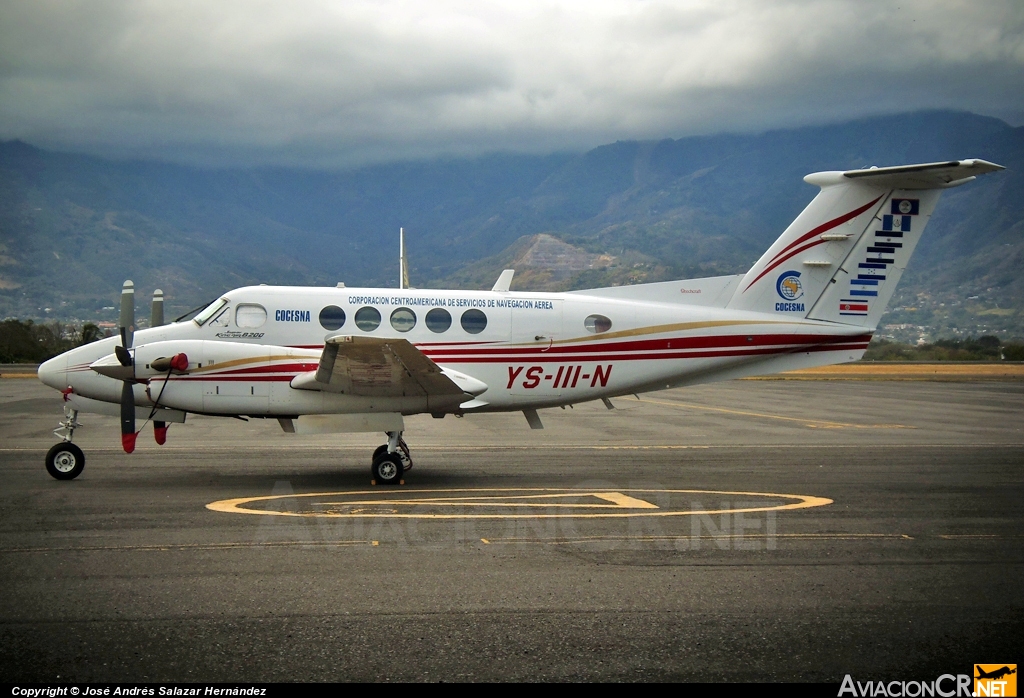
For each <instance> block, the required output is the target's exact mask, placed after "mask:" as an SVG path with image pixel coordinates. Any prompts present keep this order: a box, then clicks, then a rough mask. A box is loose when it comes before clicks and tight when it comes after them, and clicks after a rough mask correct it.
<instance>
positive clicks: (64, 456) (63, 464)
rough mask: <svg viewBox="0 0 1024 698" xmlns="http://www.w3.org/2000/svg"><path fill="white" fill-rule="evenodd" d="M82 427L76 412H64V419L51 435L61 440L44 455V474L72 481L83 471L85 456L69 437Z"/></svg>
mask: <svg viewBox="0 0 1024 698" xmlns="http://www.w3.org/2000/svg"><path fill="white" fill-rule="evenodd" d="M80 426H82V425H81V424H79V422H78V410H68V409H66V410H64V419H63V420H62V421H61V422H60V423H59V424H58V426H57V428H56V429H54V431H53V433H54V434H56V435H57V436H59V437H60V438H61V441H60V443H57V444H54V445H53V448H51V449H50V450H49V451H48V452H47V454H46V472H48V473H50V475H51V476H52V477H54V478H56V479H58V480H74V479H75V478H76V477H78V476H79V475H81V474H82V471H83V470H85V454H84V453H82V449H80V448H79V447H78V446H76V445H75V444H73V443H71V437H72V436H73V435H74V433H75V429H76V428H78V427H80Z"/></svg>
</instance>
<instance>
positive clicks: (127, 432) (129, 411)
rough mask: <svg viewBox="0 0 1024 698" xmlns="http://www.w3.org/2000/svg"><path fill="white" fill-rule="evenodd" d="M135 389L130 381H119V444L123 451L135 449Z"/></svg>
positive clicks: (127, 451)
mask: <svg viewBox="0 0 1024 698" xmlns="http://www.w3.org/2000/svg"><path fill="white" fill-rule="evenodd" d="M137 437H138V434H137V433H135V391H134V390H133V389H132V383H131V381H123V382H122V383H121V446H122V447H124V452H125V453H131V452H132V451H134V450H135V439H136V438H137Z"/></svg>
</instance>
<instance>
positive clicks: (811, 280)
mask: <svg viewBox="0 0 1024 698" xmlns="http://www.w3.org/2000/svg"><path fill="white" fill-rule="evenodd" d="M804 179H805V180H806V181H807V182H808V183H810V184H816V185H818V186H820V187H821V191H820V192H819V193H818V195H817V196H816V197H814V200H813V201H811V203H810V204H808V205H807V208H805V209H804V210H803V212H802V213H801V214H800V215H799V216H797V218H796V220H795V221H793V223H792V224H790V226H789V227H788V228H786V231H785V232H784V233H783V234H782V235H781V236H780V237H779V239H778V240H776V241H775V244H773V245H772V246H771V247H770V248H769V249H768V251H767V252H765V253H764V255H763V256H762V257H761V259H759V260H757V263H755V264H754V266H753V267H751V269H750V271H748V272H747V274H746V276H744V277H743V280H742V281H741V282H740V284H739V287H738V288H737V289H736V293H735V295H734V296H733V298H732V300H731V301H730V302H729V305H728V307H729V308H735V309H737V310H754V311H758V312H762V313H778V314H780V315H785V316H788V317H794V318H796V317H806V316H807V314H808V313H809V312H810V310H811V308H812V307H813V306H814V304H815V303H816V302H817V300H818V298H819V297H820V296H821V294H822V293H823V292H824V291H825V287H826V286H827V285H828V284H829V281H830V280H831V279H832V276H833V275H834V274H835V271H836V269H837V268H838V266H839V265H840V264H842V263H843V262H844V261H845V260H846V258H847V256H849V254H850V252H851V251H852V250H853V248H854V246H855V245H856V244H857V243H858V242H859V241H860V239H861V237H862V236H863V234H864V231H865V230H867V228H868V227H869V226H870V224H871V221H872V220H873V219H874V217H875V215H876V214H877V213H878V211H880V210H881V208H882V205H883V204H884V202H885V199H886V192H885V191H884V190H879V189H877V188H876V187H872V186H869V185H866V184H861V183H859V182H851V181H849V180H844V178H843V173H841V172H819V173H817V174H813V175H808V176H807V177H805V178H804Z"/></svg>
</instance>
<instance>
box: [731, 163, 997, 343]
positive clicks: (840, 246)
mask: <svg viewBox="0 0 1024 698" xmlns="http://www.w3.org/2000/svg"><path fill="white" fill-rule="evenodd" d="M1002 169H1004V168H1003V167H1002V166H1000V165H996V164H993V163H991V162H986V161H985V160H959V161H956V160H955V161H952V162H936V163H929V164H924V165H905V166H901V167H873V168H871V169H867V170H850V171H848V172H816V173H814V174H810V175H807V176H806V177H804V181H806V182H807V183H809V184H814V185H817V186H819V187H821V191H820V192H819V193H818V195H817V196H816V197H814V200H813V201H811V203H810V204H808V206H807V208H805V209H804V210H803V212H802V213H801V214H800V215H799V216H797V218H796V220H795V221H793V223H792V224H791V225H790V226H789V227H788V228H787V229H786V231H785V232H784V233H783V234H782V236H781V237H780V238H779V239H778V240H776V241H775V244H773V245H772V246H771V247H770V248H769V249H768V251H767V252H765V254H764V256H763V257H761V259H759V260H758V261H757V263H756V264H754V266H753V267H752V268H751V269H750V271H748V272H747V274H746V275H745V276H744V277H743V280H742V281H741V282H740V284H739V286H738V287H737V289H736V292H735V295H734V296H733V297H732V300H731V301H730V302H729V304H728V307H729V308H735V309H738V310H753V311H759V312H764V313H774V314H779V315H784V316H787V317H807V318H810V319H815V320H827V321H830V322H837V323H843V324H847V325H856V326H859V327H865V328H869V329H871V330H874V329H875V328H876V327H877V326H878V321H879V319H880V318H881V317H882V313H883V312H884V311H885V307H886V306H887V305H888V303H889V300H890V299H891V298H892V294H893V292H894V291H895V290H896V285H897V284H898V283H899V280H900V277H901V276H902V275H903V272H904V270H905V269H906V268H907V262H909V261H910V255H911V254H912V253H913V252H914V248H915V247H916V246H917V242H918V240H920V239H921V234H922V233H923V232H924V229H925V226H926V225H927V224H928V221H929V219H930V218H931V216H932V212H933V211H934V210H935V205H936V204H937V203H938V201H939V196H940V194H941V193H942V190H943V189H949V188H952V187H957V186H960V185H961V184H966V183H967V182H970V181H971V180H973V179H974V178H975V177H976V176H977V175H980V174H985V173H986V172H994V171H996V170H1002Z"/></svg>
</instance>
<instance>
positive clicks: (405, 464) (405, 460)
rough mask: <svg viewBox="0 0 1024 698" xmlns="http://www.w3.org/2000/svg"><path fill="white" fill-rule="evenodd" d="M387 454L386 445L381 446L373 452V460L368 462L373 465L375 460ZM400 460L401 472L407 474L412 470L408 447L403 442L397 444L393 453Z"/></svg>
mask: <svg viewBox="0 0 1024 698" xmlns="http://www.w3.org/2000/svg"><path fill="white" fill-rule="evenodd" d="M387 452H388V445H387V444H381V445H380V446H378V447H377V448H375V449H374V450H373V458H371V459H370V462H371V463H373V462H374V461H375V460H377V459H378V458H380V457H381V456H382V455H383V454H385V453H387ZM395 453H397V454H398V455H399V457H400V458H401V459H402V472H408V471H409V470H412V456H411V455H409V446H407V445H406V443H405V441H399V442H398V450H397V451H395Z"/></svg>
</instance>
